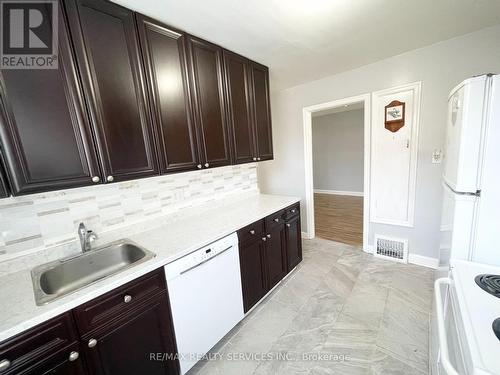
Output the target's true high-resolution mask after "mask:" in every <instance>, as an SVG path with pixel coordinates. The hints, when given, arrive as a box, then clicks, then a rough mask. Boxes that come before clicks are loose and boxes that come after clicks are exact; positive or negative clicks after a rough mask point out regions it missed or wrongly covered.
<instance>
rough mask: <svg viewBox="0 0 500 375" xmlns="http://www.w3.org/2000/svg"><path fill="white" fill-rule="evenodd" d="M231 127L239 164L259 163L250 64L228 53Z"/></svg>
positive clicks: (232, 140)
mask: <svg viewBox="0 0 500 375" xmlns="http://www.w3.org/2000/svg"><path fill="white" fill-rule="evenodd" d="M224 71H225V77H226V98H227V109H228V110H227V113H228V124H229V127H230V133H231V149H232V152H233V161H234V163H235V164H240V163H248V162H251V161H254V160H257V154H256V149H255V140H254V126H253V122H252V117H251V101H250V92H249V90H250V87H249V83H250V81H249V79H250V69H249V61H248V60H247V59H246V58H244V57H242V56H239V55H237V54H235V53H232V52H229V51H224Z"/></svg>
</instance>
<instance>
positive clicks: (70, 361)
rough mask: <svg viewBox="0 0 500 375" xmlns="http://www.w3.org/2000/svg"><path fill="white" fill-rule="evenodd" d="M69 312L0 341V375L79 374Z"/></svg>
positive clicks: (73, 331) (72, 324)
mask: <svg viewBox="0 0 500 375" xmlns="http://www.w3.org/2000/svg"><path fill="white" fill-rule="evenodd" d="M77 340H78V333H77V330H76V327H75V326H74V323H73V318H72V316H71V312H67V313H64V314H62V315H60V316H58V317H56V318H53V319H50V320H48V321H46V322H44V323H42V324H40V325H38V326H36V327H34V328H31V329H29V330H27V331H25V332H23V333H21V334H19V335H17V336H14V337H13V338H10V339H8V340H6V341H3V342H2V343H0V363H1V364H2V368H3V370H2V371H0V373H1V374H2V375H14V374H23V375H41V374H65V375H70V374H71V375H80V374H83V363H82V362H83V360H82V357H81V355H80V353H79V346H78V341H77Z"/></svg>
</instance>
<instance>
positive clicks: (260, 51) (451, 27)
mask: <svg viewBox="0 0 500 375" xmlns="http://www.w3.org/2000/svg"><path fill="white" fill-rule="evenodd" d="M114 1H115V2H116V3H119V4H122V5H124V6H127V7H128V8H130V9H134V10H137V11H140V12H142V13H144V14H146V15H149V16H152V17H154V18H156V19H158V20H160V21H163V22H165V23H167V24H169V25H171V26H174V27H177V28H179V29H182V30H185V31H187V32H190V33H191V34H194V35H197V36H200V37H203V38H204V39H207V40H209V41H212V42H215V43H217V44H219V45H221V46H223V47H226V48H228V49H231V50H233V51H235V52H238V53H241V54H243V55H245V56H247V57H249V58H252V59H254V60H256V61H258V62H261V63H263V64H265V65H268V66H269V67H270V69H271V81H272V89H273V90H276V89H283V88H288V87H291V86H295V85H298V84H301V83H304V82H308V81H312V80H315V79H319V78H322V77H325V76H328V75H332V74H335V73H339V72H342V71H346V70H349V69H353V68H356V67H359V66H362V65H366V64H369V63H372V62H375V61H378V60H381V59H384V58H387V57H390V56H394V55H398V54H400V53H403V52H406V51H410V50H413V49H416V48H419V47H423V46H426V45H429V44H432V43H435V42H438V41H441V40H445V39H449V38H452V37H455V36H458V35H462V34H466V33H469V32H472V31H475V30H479V29H481V28H484V27H487V26H492V25H495V24H499V23H500V1H498V0H252V1H242V0H216V1H207V0H141V1H137V0H114Z"/></svg>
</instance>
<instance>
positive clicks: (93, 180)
mask: <svg viewBox="0 0 500 375" xmlns="http://www.w3.org/2000/svg"><path fill="white" fill-rule="evenodd" d="M99 181H101V179H100V178H99V176H94V177H92V182H96V183H97V182H99Z"/></svg>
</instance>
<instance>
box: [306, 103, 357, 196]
mask: <svg viewBox="0 0 500 375" xmlns="http://www.w3.org/2000/svg"><path fill="white" fill-rule="evenodd" d="M363 125H364V123H363V109H357V110H352V111H345V112H339V113H332V114H328V115H324V116H318V117H313V119H312V142H313V148H312V152H313V175H314V184H313V186H314V189H320V190H341V191H353V192H362V191H363V154H364V153H363V139H364V134H363V132H364V126H363Z"/></svg>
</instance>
